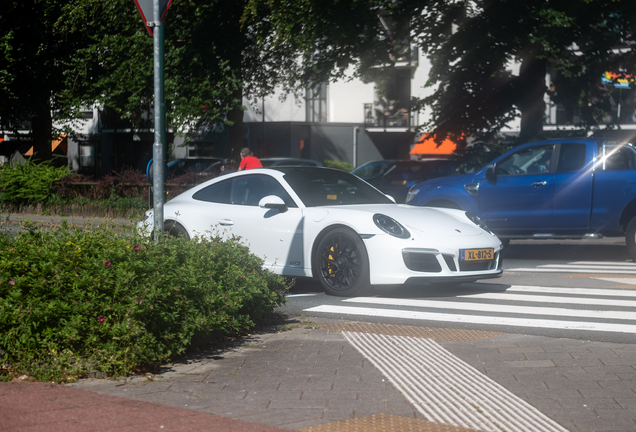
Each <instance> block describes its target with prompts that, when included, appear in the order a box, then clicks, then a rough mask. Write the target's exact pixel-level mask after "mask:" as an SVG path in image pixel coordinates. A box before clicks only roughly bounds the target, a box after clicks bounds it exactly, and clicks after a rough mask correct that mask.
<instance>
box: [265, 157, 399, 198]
mask: <svg viewBox="0 0 636 432" xmlns="http://www.w3.org/2000/svg"><path fill="white" fill-rule="evenodd" d="M277 169H278V171H281V172H282V173H284V174H285V180H286V181H287V183H288V184H289V185H290V186H291V188H292V189H294V192H296V194H297V195H298V196H299V197H300V199H301V200H302V201H303V203H304V204H305V206H307V207H320V206H334V205H350V204H393V201H391V199H390V198H388V197H387V196H386V195H384V194H383V193H382V192H380V191H378V190H377V189H375V188H374V187H373V186H371V185H369V184H368V183H366V182H365V181H363V180H361V179H360V178H358V177H356V176H354V175H352V174H349V173H347V172H344V171H339V170H335V169H329V168H310V167H294V168H291V167H289V168H288V167H281V168H277Z"/></svg>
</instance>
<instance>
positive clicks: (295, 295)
mask: <svg viewBox="0 0 636 432" xmlns="http://www.w3.org/2000/svg"><path fill="white" fill-rule="evenodd" d="M315 295H316V294H287V295H286V296H285V297H287V298H290V297H311V296H315Z"/></svg>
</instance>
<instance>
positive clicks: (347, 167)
mask: <svg viewBox="0 0 636 432" xmlns="http://www.w3.org/2000/svg"><path fill="white" fill-rule="evenodd" d="M322 164H323V165H324V166H326V167H329V168H336V169H339V170H341V171H346V172H351V171H353V169H354V168H355V167H354V166H353V165H351V164H350V163H349V162H340V161H334V160H330V159H325V160H324V161H322Z"/></svg>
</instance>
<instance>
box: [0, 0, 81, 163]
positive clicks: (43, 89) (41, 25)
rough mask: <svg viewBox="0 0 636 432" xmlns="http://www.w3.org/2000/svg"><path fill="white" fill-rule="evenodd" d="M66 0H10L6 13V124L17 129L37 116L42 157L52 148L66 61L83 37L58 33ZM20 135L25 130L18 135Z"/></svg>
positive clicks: (0, 59)
mask: <svg viewBox="0 0 636 432" xmlns="http://www.w3.org/2000/svg"><path fill="white" fill-rule="evenodd" d="M62 8H63V2H59V1H51V0H29V1H21V0H9V1H5V2H3V5H2V13H0V129H3V130H5V131H9V132H12V133H15V134H17V132H18V129H20V128H21V126H23V125H26V124H28V122H29V121H30V122H31V128H32V134H31V135H30V136H28V137H26V138H28V139H32V140H33V144H34V147H35V151H36V152H37V155H38V156H39V157H43V158H47V157H49V156H50V154H51V140H52V136H53V134H54V133H55V132H56V131H54V130H52V118H51V113H52V112H55V111H57V110H58V109H59V107H60V104H61V101H60V98H59V95H60V92H61V91H62V90H63V89H64V86H65V83H64V70H65V66H64V62H65V61H66V60H68V59H69V58H71V57H72V56H73V54H74V52H75V49H76V47H77V43H78V42H79V41H77V40H74V39H73V38H69V37H67V36H68V35H65V34H59V35H56V34H55V32H54V31H55V27H56V25H57V23H58V22H59V20H60V19H61V16H62ZM16 136H17V137H18V139H19V138H20V136H19V135H16Z"/></svg>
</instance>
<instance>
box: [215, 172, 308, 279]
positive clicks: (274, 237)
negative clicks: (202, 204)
mask: <svg viewBox="0 0 636 432" xmlns="http://www.w3.org/2000/svg"><path fill="white" fill-rule="evenodd" d="M232 180H233V184H232V194H231V212H228V213H227V214H226V215H224V217H223V218H222V219H220V221H219V224H220V225H221V226H224V227H227V228H230V231H231V232H232V234H234V235H237V236H239V237H241V238H242V239H243V240H244V241H245V243H246V244H248V245H249V247H250V249H251V251H252V252H253V253H255V254H256V255H258V256H260V257H262V258H263V259H264V261H265V262H264V265H265V267H266V268H268V269H270V270H272V271H274V272H276V273H279V274H285V275H290V276H301V275H304V273H303V267H304V266H305V264H306V263H304V262H303V213H302V210H301V209H300V208H298V206H297V205H296V203H295V202H294V201H293V200H292V198H291V197H290V196H289V194H288V193H287V192H286V191H285V189H284V188H283V187H282V186H281V184H280V183H279V182H278V180H277V179H275V178H274V177H271V176H269V175H266V174H251V175H244V176H239V177H234V178H233V179H232ZM269 195H275V196H277V197H279V198H281V199H282V200H283V201H284V202H285V204H286V205H287V210H286V211H279V210H277V209H267V208H261V207H259V206H258V203H259V202H260V200H261V199H262V198H264V197H266V196H269ZM307 266H309V265H307Z"/></svg>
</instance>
